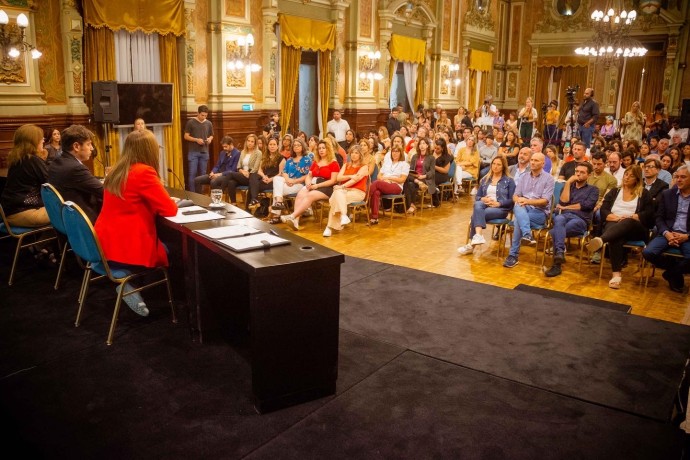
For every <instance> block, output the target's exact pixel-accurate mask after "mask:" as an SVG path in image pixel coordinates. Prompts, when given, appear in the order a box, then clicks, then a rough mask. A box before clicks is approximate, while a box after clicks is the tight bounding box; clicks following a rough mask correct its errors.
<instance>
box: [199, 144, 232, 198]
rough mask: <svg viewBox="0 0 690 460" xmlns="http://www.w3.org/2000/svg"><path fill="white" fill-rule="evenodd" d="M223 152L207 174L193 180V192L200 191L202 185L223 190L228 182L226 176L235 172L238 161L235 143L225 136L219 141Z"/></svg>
mask: <svg viewBox="0 0 690 460" xmlns="http://www.w3.org/2000/svg"><path fill="white" fill-rule="evenodd" d="M220 145H221V147H223V150H221V151H220V154H219V155H218V162H217V163H216V165H215V166H214V167H213V169H212V170H211V172H210V173H209V174H204V175H202V176H197V177H195V178H194V190H196V191H197V192H200V191H201V186H202V185H209V184H210V186H211V190H213V189H214V188H220V189H225V186H226V185H227V181H228V174H230V173H231V172H236V171H237V163H238V162H239V160H240V151H239V150H237V149H236V148H235V142H234V141H233V140H232V137H230V136H225V137H223V139H221V141H220Z"/></svg>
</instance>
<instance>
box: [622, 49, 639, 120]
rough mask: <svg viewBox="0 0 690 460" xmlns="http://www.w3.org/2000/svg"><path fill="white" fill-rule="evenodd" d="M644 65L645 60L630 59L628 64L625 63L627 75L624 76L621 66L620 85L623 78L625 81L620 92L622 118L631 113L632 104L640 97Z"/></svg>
mask: <svg viewBox="0 0 690 460" xmlns="http://www.w3.org/2000/svg"><path fill="white" fill-rule="evenodd" d="M644 63H645V60H644V59H640V58H631V59H628V62H626V63H625V75H623V66H622V65H621V76H620V77H618V82H619V84H620V81H621V80H620V79H621V78H624V80H623V84H622V85H621V86H620V90H619V91H620V93H619V97H620V101H621V113H620V114H618V116H619V117H620V118H623V117H624V116H625V113H626V112H629V111H630V108H631V107H632V103H633V102H635V101H636V100H637V98H638V97H639V96H640V84H641V83H642V68H643V67H644ZM643 112H644V110H643Z"/></svg>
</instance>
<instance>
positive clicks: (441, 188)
mask: <svg viewBox="0 0 690 460" xmlns="http://www.w3.org/2000/svg"><path fill="white" fill-rule="evenodd" d="M455 168H456V165H455V161H451V162H450V169H449V170H448V176H449V177H448V180H447V181H445V182H441V183H440V184H438V186H437V187H438V193H440V195H439V205H441V204H443V195H445V194H446V193H450V196H451V201H452V202H455V194H454V193H453V188H454V186H455Z"/></svg>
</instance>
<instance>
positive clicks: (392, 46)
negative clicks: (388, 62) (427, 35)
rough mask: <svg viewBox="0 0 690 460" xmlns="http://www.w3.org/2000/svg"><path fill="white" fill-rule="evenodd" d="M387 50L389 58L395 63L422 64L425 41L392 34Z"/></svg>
mask: <svg viewBox="0 0 690 460" xmlns="http://www.w3.org/2000/svg"><path fill="white" fill-rule="evenodd" d="M388 50H389V52H390V54H391V58H392V59H393V60H395V61H401V62H411V63H414V64H424V60H425V59H426V40H420V39H418V38H412V37H405V36H403V35H397V34H393V35H391V41H390V43H389V44H388Z"/></svg>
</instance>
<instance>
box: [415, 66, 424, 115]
mask: <svg viewBox="0 0 690 460" xmlns="http://www.w3.org/2000/svg"><path fill="white" fill-rule="evenodd" d="M425 67H426V66H425V65H424V64H419V68H417V85H416V88H415V93H414V106H413V107H412V110H417V107H418V106H419V104H422V103H423V102H424V81H425V80H426V78H425V77H426V75H425V74H424V72H425V70H426V69H425Z"/></svg>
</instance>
